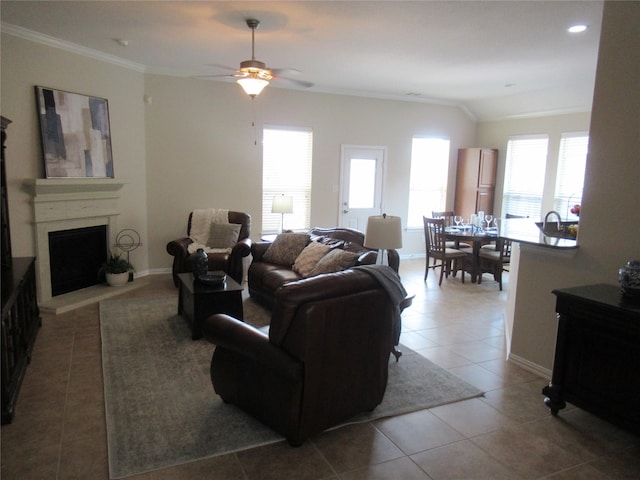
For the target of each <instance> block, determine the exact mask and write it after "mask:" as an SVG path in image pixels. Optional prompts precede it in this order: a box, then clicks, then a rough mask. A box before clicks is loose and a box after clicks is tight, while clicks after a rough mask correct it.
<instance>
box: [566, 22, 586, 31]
mask: <svg viewBox="0 0 640 480" xmlns="http://www.w3.org/2000/svg"><path fill="white" fill-rule="evenodd" d="M587 28H588V25H582V24H581V25H573V26H571V27H569V28H567V32H569V33H581V32H584V31H585V30H586V29H587Z"/></svg>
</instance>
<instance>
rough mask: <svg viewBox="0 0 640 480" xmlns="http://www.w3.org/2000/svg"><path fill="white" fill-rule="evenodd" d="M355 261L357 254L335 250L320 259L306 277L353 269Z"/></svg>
mask: <svg viewBox="0 0 640 480" xmlns="http://www.w3.org/2000/svg"><path fill="white" fill-rule="evenodd" d="M357 260H358V254H357V253H353V252H345V251H344V250H340V249H337V248H336V249H334V250H331V251H330V252H329V253H327V254H326V255H325V256H324V257H322V258H321V259H320V261H319V262H318V264H317V265H316V266H315V267H314V268H313V270H311V272H310V273H309V275H308V276H309V277H313V276H315V275H320V274H321V273H333V272H340V271H342V270H344V269H346V268H349V267H353V266H354V265H355V264H356V261H357Z"/></svg>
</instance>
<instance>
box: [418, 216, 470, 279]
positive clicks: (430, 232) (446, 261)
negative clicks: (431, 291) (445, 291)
mask: <svg viewBox="0 0 640 480" xmlns="http://www.w3.org/2000/svg"><path fill="white" fill-rule="evenodd" d="M422 220H423V222H424V238H425V244H426V252H427V263H426V266H425V270H424V280H425V281H426V280H427V275H429V269H430V268H437V267H440V281H439V282H438V285H442V278H443V276H444V275H445V274H446V275H447V278H449V274H450V273H451V267H452V264H453V271H454V272H457V271H458V270H460V271H461V272H462V283H464V258H465V257H466V256H467V254H466V253H464V252H462V251H460V250H458V249H456V248H447V246H446V243H447V242H446V238H445V232H444V229H445V220H444V219H443V218H428V217H424V216H423V217H422ZM432 258H433V259H434V265H433V266H430V265H429V263H430V260H431V259H432ZM438 260H440V264H438V263H437V261H438ZM459 260H463V265H461V266H460V265H458V261H459ZM459 267H461V268H459Z"/></svg>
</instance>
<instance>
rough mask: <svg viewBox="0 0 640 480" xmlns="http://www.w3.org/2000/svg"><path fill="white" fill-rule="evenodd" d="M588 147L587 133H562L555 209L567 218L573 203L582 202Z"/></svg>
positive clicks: (554, 198)
mask: <svg viewBox="0 0 640 480" xmlns="http://www.w3.org/2000/svg"><path fill="white" fill-rule="evenodd" d="M588 149H589V136H588V134H587V133H584V132H581V133H565V134H562V138H561V139H560V152H559V155H558V173H557V176H556V189H555V193H554V196H553V209H554V210H556V211H557V212H559V213H560V215H562V216H563V217H565V218H568V217H570V216H571V215H570V209H571V207H572V206H573V205H575V204H580V203H582V189H583V185H584V172H585V168H586V165H587V152H588Z"/></svg>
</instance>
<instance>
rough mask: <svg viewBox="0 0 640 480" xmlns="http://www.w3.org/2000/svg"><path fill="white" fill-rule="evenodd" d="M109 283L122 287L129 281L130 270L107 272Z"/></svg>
mask: <svg viewBox="0 0 640 480" xmlns="http://www.w3.org/2000/svg"><path fill="white" fill-rule="evenodd" d="M105 277H106V280H107V283H108V284H109V285H111V286H112V287H121V286H122V285H125V284H126V283H127V282H128V281H129V272H124V273H105Z"/></svg>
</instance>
